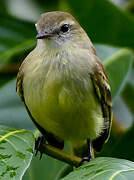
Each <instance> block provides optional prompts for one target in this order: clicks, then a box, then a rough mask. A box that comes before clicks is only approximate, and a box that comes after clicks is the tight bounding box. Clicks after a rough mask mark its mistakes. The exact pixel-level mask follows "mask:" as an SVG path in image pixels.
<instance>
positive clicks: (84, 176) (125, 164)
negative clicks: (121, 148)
mask: <svg viewBox="0 0 134 180" xmlns="http://www.w3.org/2000/svg"><path fill="white" fill-rule="evenodd" d="M133 178H134V162H131V161H128V160H124V159H115V158H109V157H105V158H104V157H100V158H96V159H94V160H92V161H91V162H89V163H87V164H85V165H83V166H81V167H80V168H78V169H76V170H75V171H74V172H72V173H70V174H69V175H67V176H66V177H65V178H63V179H62V180H113V179H117V180H125V179H126V180H127V179H128V180H133Z"/></svg>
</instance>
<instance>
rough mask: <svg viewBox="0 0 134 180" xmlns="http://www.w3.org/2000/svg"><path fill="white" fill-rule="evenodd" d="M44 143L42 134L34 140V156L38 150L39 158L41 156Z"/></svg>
mask: <svg viewBox="0 0 134 180" xmlns="http://www.w3.org/2000/svg"><path fill="white" fill-rule="evenodd" d="M45 144H46V139H45V137H44V136H39V137H38V138H37V139H36V140H35V148H34V149H35V156H37V154H38V152H40V158H39V159H41V158H42V154H43V152H42V148H44V146H45Z"/></svg>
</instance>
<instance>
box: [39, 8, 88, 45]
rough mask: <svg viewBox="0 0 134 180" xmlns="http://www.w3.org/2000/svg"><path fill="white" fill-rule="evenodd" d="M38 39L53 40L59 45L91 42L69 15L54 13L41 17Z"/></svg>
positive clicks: (59, 12)
mask: <svg viewBox="0 0 134 180" xmlns="http://www.w3.org/2000/svg"><path fill="white" fill-rule="evenodd" d="M36 29H37V32H38V34H37V39H41V40H43V41H45V40H46V39H47V40H53V42H54V43H56V44H58V45H63V43H64V44H66V43H67V42H73V43H74V42H75V43H77V42H78V41H83V40H84V39H85V38H86V40H88V41H89V39H88V37H87V35H86V33H85V31H84V30H83V29H82V28H81V26H80V25H79V23H78V22H77V21H76V19H75V18H74V17H73V16H72V15H71V14H69V13H66V12H61V11H53V12H48V13H44V14H42V15H41V17H40V19H39V21H38V22H37V24H36Z"/></svg>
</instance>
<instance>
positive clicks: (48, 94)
mask: <svg viewBox="0 0 134 180" xmlns="http://www.w3.org/2000/svg"><path fill="white" fill-rule="evenodd" d="M37 66H38V67H37ZM82 66H83V69H84V70H86V67H85V68H84V66H85V65H82ZM35 67H36V70H34V69H33V70H32V71H31V72H29V73H27V75H26V76H25V77H24V97H25V101H26V104H27V106H28V108H29V110H30V112H31V114H32V116H33V118H34V119H35V121H36V122H37V123H38V124H39V125H40V126H42V127H43V128H44V129H46V130H47V131H48V132H51V133H53V134H55V135H56V136H59V137H62V138H63V139H67V140H71V139H77V138H78V139H80V138H81V139H85V138H87V137H89V136H90V137H95V136H97V133H100V132H99V131H100V127H98V130H96V127H95V126H96V122H95V112H97V113H98V114H97V116H98V120H99V119H101V116H102V114H101V110H100V107H99V106H98V104H97V103H96V99H95V97H94V93H93V87H92V82H91V80H90V76H89V74H88V72H86V71H84V70H83V69H82V67H79V65H78V64H75V63H74V62H73V63H72V62H70V61H69V60H67V59H65V58H62V60H61V59H60V61H55V62H54V61H53V62H51V63H50V62H48V63H47V62H45V64H44V65H42V66H40V65H39V64H37V65H36V66H35ZM97 123H98V122H97ZM102 124H103V122H102V121H100V125H98V126H103V125H102ZM72 127H75V130H74V128H72ZM96 131H98V132H96Z"/></svg>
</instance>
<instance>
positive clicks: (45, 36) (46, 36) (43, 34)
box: [36, 31, 53, 39]
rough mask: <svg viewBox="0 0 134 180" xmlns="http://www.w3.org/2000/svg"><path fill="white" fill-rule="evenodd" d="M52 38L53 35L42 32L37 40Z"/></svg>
mask: <svg viewBox="0 0 134 180" xmlns="http://www.w3.org/2000/svg"><path fill="white" fill-rule="evenodd" d="M52 36H53V34H52V33H48V32H46V31H40V32H39V33H38V34H37V36H36V38H37V39H43V38H48V37H52Z"/></svg>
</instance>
